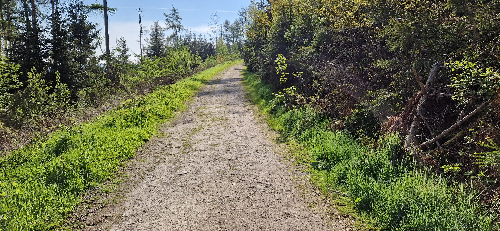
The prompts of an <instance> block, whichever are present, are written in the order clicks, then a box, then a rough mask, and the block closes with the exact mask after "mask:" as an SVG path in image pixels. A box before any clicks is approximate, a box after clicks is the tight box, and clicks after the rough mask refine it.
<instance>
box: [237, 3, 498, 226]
mask: <svg viewBox="0 0 500 231" xmlns="http://www.w3.org/2000/svg"><path fill="white" fill-rule="evenodd" d="M247 18H248V26H247V30H246V38H247V40H246V41H245V44H244V48H243V53H242V56H243V58H244V60H245V64H246V65H247V67H248V70H249V71H251V72H255V73H258V74H259V76H260V78H261V79H262V81H263V82H264V83H266V84H269V86H270V88H271V92H269V93H268V94H269V95H273V94H274V95H275V96H276V98H274V99H273V100H274V102H275V103H276V104H277V105H279V106H280V107H281V106H283V107H285V108H286V110H294V109H298V110H299V109H300V108H304V107H306V108H310V109H308V110H310V111H311V112H308V113H311V114H314V115H315V116H316V117H317V118H318V119H320V120H319V121H322V122H319V123H321V124H322V125H321V126H323V127H328V128H330V129H331V130H332V131H341V132H342V133H343V134H347V135H349V136H351V137H353V138H355V140H356V142H358V143H360V144H363V145H366V146H369V147H373V148H374V149H377V148H378V147H380V145H381V143H383V142H382V140H383V139H384V137H386V136H388V134H394V133H397V134H398V135H399V137H400V138H399V139H398V140H399V142H400V144H399V146H398V147H400V149H401V153H400V154H398V155H394V156H393V157H391V162H393V165H394V166H393V167H394V168H395V167H396V165H395V163H406V164H408V165H409V166H412V167H413V168H421V169H420V171H425V172H430V173H431V172H432V173H433V174H436V175H439V176H441V177H443V178H446V181H447V182H450V183H449V184H457V185H458V184H463V185H464V188H466V189H467V190H470V191H476V192H480V193H478V194H477V195H476V197H477V198H479V200H480V201H481V202H482V203H483V204H484V205H485V206H486V207H487V208H488V209H492V210H495V211H496V214H500V207H499V206H498V205H499V204H498V195H500V194H499V192H500V181H498V179H499V177H500V169H499V168H498V166H500V162H499V161H500V156H499V155H500V153H499V152H498V147H499V146H500V145H499V144H500V62H499V57H500V23H498V22H500V0H491V1H490V0H489V1H476V0H472V1H469V0H401V1H387V0H370V1H368V0H355V1H354V0H345V1H337V0H273V1H254V2H252V4H250V6H249V7H248V10H247ZM275 110H278V109H273V111H275ZM300 110H301V109H300ZM316 114H317V115H316ZM304 119H306V118H304ZM309 123H310V124H311V125H309ZM315 123H316V122H308V123H307V124H308V125H307V126H313V127H314V126H316V125H315ZM292 125H293V126H298V125H295V124H292ZM292 125H287V126H292ZM297 131H301V130H297ZM287 132H288V133H292V134H291V135H293V136H295V134H293V133H294V132H295V130H290V131H288V130H287ZM300 134H302V135H308V134H309V133H307V132H306V133H302V131H301V132H300ZM321 136H323V135H321ZM325 136H328V135H325ZM324 138H325V140H330V139H329V138H327V137H324ZM339 139H342V136H340V137H339ZM381 139H382V140H381ZM394 139H395V138H394ZM330 142H332V144H331V145H335V141H332V140H330ZM394 142H395V141H394ZM325 145H327V144H325ZM360 152H361V151H360ZM367 152H368V151H367ZM370 152H376V151H370ZM324 155H325V156H324V157H322V158H324V159H325V160H328V161H331V162H332V163H331V165H332V166H337V161H340V160H338V159H337V158H340V159H342V158H343V157H336V156H335V155H333V154H332V155H329V154H324ZM338 155H341V154H338ZM356 155H357V154H356ZM366 155H367V157H366V158H369V157H368V156H370V155H368V154H366ZM361 156H362V155H360V157H359V158H361ZM318 163H321V165H320V166H323V167H324V166H325V163H324V162H318ZM417 166H418V167H417ZM329 168H330V167H329ZM333 169H334V168H333V167H332V171H334V170H333ZM422 169H425V170H422ZM325 171H326V170H325ZM328 171H330V170H328ZM370 184H371V183H370ZM397 184H398V183H397V182H394V185H390V184H389V185H390V186H391V187H398V186H397ZM429 190H430V189H429ZM367 192H368V191H367ZM407 193H411V192H407ZM387 206H390V203H389V204H388V205H387ZM450 209H451V208H450ZM450 224H451V223H450ZM436 227H438V228H439V227H442V226H439V225H438V226H436Z"/></svg>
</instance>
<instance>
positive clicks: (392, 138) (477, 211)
mask: <svg viewBox="0 0 500 231" xmlns="http://www.w3.org/2000/svg"><path fill="white" fill-rule="evenodd" d="M245 83H246V87H247V89H248V91H249V92H250V95H251V97H252V99H253V100H254V101H255V102H256V103H257V104H258V105H259V107H260V108H261V110H262V111H263V112H265V113H268V114H269V115H270V123H271V125H272V127H273V128H275V129H276V130H278V131H279V132H280V133H281V134H282V136H283V137H285V138H286V139H293V140H294V141H296V142H297V143H299V144H301V145H302V146H303V147H304V148H305V150H306V151H307V153H308V154H309V155H310V156H309V157H307V158H306V159H310V160H312V162H311V166H310V170H311V173H312V178H313V179H314V181H315V182H316V183H317V184H318V185H319V186H320V187H321V188H322V189H324V190H329V189H335V190H340V191H343V192H345V193H347V194H348V195H349V198H350V200H351V201H352V203H353V204H354V206H355V208H356V210H357V211H358V213H360V214H364V215H366V216H369V217H371V218H372V219H373V220H375V222H376V226H377V227H379V228H380V229H381V230H496V229H498V226H497V224H496V223H495V219H496V215H494V214H493V213H492V212H489V211H488V210H487V209H486V208H485V207H483V206H482V205H481V204H480V203H479V201H478V199H477V194H476V193H474V192H470V191H468V190H466V189H465V188H466V187H464V185H462V184H455V185H453V186H450V185H451V184H450V183H449V182H447V180H446V179H443V178H441V177H439V176H435V175H433V174H431V173H428V172H426V171H425V169H421V168H418V167H416V166H414V165H413V164H412V163H411V162H409V161H407V162H396V161H394V158H393V157H394V155H398V152H399V151H400V150H401V148H400V144H401V140H400V137H399V136H398V135H395V134H391V135H386V136H383V137H382V138H380V140H378V142H377V143H376V145H373V147H371V148H370V147H367V146H364V145H362V144H360V143H359V142H357V141H356V140H355V139H354V138H352V137H351V136H349V135H347V134H346V133H344V132H342V131H336V130H332V129H329V126H328V125H329V124H330V122H329V120H328V118H326V117H323V116H321V115H319V114H318V113H316V112H315V111H314V110H313V109H310V108H301V109H293V110H285V109H283V107H281V106H280V105H274V104H273V102H275V101H273V95H272V93H271V91H270V88H269V86H267V85H266V84H263V83H262V81H261V80H260V78H259V77H258V76H256V75H255V74H251V73H248V72H247V73H245Z"/></svg>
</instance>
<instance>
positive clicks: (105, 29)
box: [103, 0, 110, 64]
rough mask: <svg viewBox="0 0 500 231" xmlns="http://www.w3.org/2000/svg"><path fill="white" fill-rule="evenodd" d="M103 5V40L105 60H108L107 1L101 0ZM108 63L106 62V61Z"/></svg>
mask: <svg viewBox="0 0 500 231" xmlns="http://www.w3.org/2000/svg"><path fill="white" fill-rule="evenodd" d="M103 7H104V40H105V43H106V54H105V55H106V62H108V59H109V53H110V52H109V33H108V28H109V27H108V1H107V0H103ZM107 64H108V63H107Z"/></svg>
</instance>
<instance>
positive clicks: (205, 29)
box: [188, 25, 210, 34]
mask: <svg viewBox="0 0 500 231" xmlns="http://www.w3.org/2000/svg"><path fill="white" fill-rule="evenodd" d="M188 30H191V31H192V32H195V33H196V34H200V33H201V34H207V33H209V32H210V26H206V25H205V26H203V25H202V26H196V27H190V28H188Z"/></svg>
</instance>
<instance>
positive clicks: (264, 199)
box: [83, 65, 351, 230]
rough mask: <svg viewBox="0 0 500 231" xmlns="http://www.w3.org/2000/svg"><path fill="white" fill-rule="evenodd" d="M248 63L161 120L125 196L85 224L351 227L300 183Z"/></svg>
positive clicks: (123, 227) (100, 226)
mask: <svg viewBox="0 0 500 231" xmlns="http://www.w3.org/2000/svg"><path fill="white" fill-rule="evenodd" d="M241 70H242V66H241V65H237V66H233V67H231V68H230V69H229V70H227V71H226V72H224V73H223V74H220V75H219V76H217V77H215V79H214V80H212V81H211V82H209V83H208V84H207V85H206V86H205V87H204V89H203V90H202V91H201V92H200V93H199V94H198V96H197V97H196V98H195V99H194V100H193V102H192V103H191V104H190V107H189V109H188V110H187V111H185V112H183V113H182V114H180V115H179V116H178V119H176V120H175V121H174V122H172V123H170V124H166V125H165V126H163V127H162V129H161V131H160V133H163V134H164V135H163V136H161V137H159V138H155V139H152V140H151V141H150V142H148V143H147V144H146V145H145V146H144V147H143V149H142V150H141V151H140V152H139V153H138V157H137V158H136V159H138V161H135V163H133V164H131V165H130V166H129V167H128V169H127V170H126V171H127V172H128V174H129V175H131V176H130V177H129V178H128V179H127V181H126V182H124V183H123V184H122V186H120V187H122V188H121V189H120V190H121V191H124V193H123V198H122V200H121V201H120V202H119V203H116V204H113V203H111V204H108V205H107V206H105V207H104V208H100V209H99V211H96V212H94V213H88V214H86V216H87V218H84V219H83V220H85V222H86V223H87V227H86V228H84V229H87V230H350V229H351V228H349V227H351V222H350V221H348V220H345V219H343V218H341V219H337V215H333V214H332V210H330V209H317V207H324V205H318V203H317V201H318V200H310V199H308V198H309V197H317V196H312V195H306V194H307V193H311V192H304V190H303V189H299V188H304V187H298V185H302V186H303V185H304V184H302V183H297V182H298V181H300V180H297V179H296V178H297V172H296V171H291V170H290V169H291V168H292V167H291V166H290V165H289V164H287V163H286V161H284V160H283V155H281V154H279V153H277V152H276V150H279V149H278V148H277V145H276V144H275V143H273V142H272V141H271V140H270V139H269V135H268V134H267V133H268V132H266V131H267V127H266V125H265V124H263V123H259V122H256V118H255V116H254V115H253V110H252V108H251V106H249V104H248V102H247V101H246V100H245V97H244V92H243V89H242V86H241V82H240V80H241V74H240V71H241ZM299 174H300V173H299ZM302 176H304V174H302ZM298 178H303V177H300V176H299V177H298ZM302 181H304V180H302ZM306 185H307V183H306ZM306 187H309V188H310V186H306ZM309 190H310V189H309ZM314 201H316V202H314ZM319 204H321V203H319ZM311 207H314V209H313V208H311ZM325 213H329V214H328V215H326V214H325ZM332 217H334V218H332Z"/></svg>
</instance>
